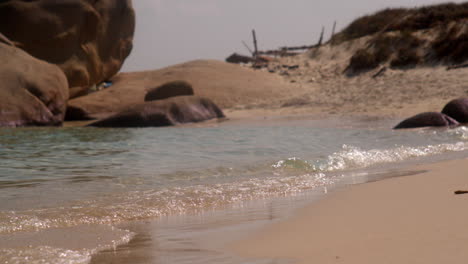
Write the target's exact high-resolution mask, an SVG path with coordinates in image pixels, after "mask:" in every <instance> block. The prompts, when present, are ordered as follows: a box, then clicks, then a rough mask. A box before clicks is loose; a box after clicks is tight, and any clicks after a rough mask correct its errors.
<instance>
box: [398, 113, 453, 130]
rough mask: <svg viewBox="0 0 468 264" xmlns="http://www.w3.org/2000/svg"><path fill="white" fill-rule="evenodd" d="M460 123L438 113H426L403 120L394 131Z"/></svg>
mask: <svg viewBox="0 0 468 264" xmlns="http://www.w3.org/2000/svg"><path fill="white" fill-rule="evenodd" d="M458 124H459V123H458V122H457V121H456V120H454V119H453V118H451V117H449V116H447V115H445V114H442V113H438V112H425V113H421V114H418V115H415V116H413V117H410V118H408V119H405V120H403V121H402V122H401V123H399V124H398V125H396V126H395V127H394V129H402V128H417V127H444V126H445V127H448V126H456V125H458Z"/></svg>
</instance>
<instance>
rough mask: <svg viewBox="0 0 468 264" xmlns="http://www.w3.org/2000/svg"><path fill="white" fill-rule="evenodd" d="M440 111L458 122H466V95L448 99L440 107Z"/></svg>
mask: <svg viewBox="0 0 468 264" xmlns="http://www.w3.org/2000/svg"><path fill="white" fill-rule="evenodd" d="M442 113H443V114H446V115H448V116H450V117H451V118H453V119H455V120H457V121H458V122H459V123H468V97H463V98H458V99H455V100H452V101H450V102H449V103H448V104H447V105H445V107H444V109H442Z"/></svg>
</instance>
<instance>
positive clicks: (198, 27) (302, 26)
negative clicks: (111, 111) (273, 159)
mask: <svg viewBox="0 0 468 264" xmlns="http://www.w3.org/2000/svg"><path fill="white" fill-rule="evenodd" d="M443 2H447V1H437V0H426V1H423V0H393V1H389V0H348V1H346V0H288V1H285V0H282V1H279V0H135V1H133V6H134V9H135V12H136V16H137V23H136V29H135V37H134V43H133V51H132V53H131V55H130V56H129V57H128V58H127V60H126V61H125V64H124V66H123V68H122V71H124V72H129V71H142V70H152V69H159V68H163V67H166V66H170V65H174V64H178V63H182V62H186V61H190V60H195V59H216V60H224V59H225V58H226V57H228V56H229V55H231V54H232V53H234V52H237V53H241V54H245V55H248V54H249V52H248V50H247V49H246V48H245V47H244V45H243V44H242V41H245V42H246V43H247V44H248V45H249V46H253V45H252V33H251V32H252V29H255V31H256V34H257V39H258V46H259V50H267V49H276V48H279V47H282V46H297V45H311V44H315V43H317V41H318V39H319V37H320V32H321V29H322V26H324V27H325V40H328V39H329V38H330V34H331V30H332V27H333V23H334V21H336V22H337V31H339V30H341V29H343V28H344V27H346V26H347V25H348V24H349V23H350V22H352V21H353V20H354V19H356V18H357V17H360V16H363V15H366V14H372V13H374V12H376V11H378V10H381V9H384V8H387V7H415V6H422V5H430V4H436V3H443ZM452 2H464V1H463V0H456V1H452Z"/></svg>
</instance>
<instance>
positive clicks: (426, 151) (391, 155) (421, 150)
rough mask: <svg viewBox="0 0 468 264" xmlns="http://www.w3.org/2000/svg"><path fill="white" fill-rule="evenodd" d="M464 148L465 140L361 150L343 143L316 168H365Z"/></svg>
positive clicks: (329, 169) (467, 145) (320, 169)
mask: <svg viewBox="0 0 468 264" xmlns="http://www.w3.org/2000/svg"><path fill="white" fill-rule="evenodd" d="M464 150H468V143H467V142H458V143H455V144H438V145H429V146H419V147H407V146H400V147H397V148H393V149H385V150H380V149H372V150H362V149H360V148H358V147H353V146H347V145H343V150H342V151H340V152H337V153H334V154H332V155H330V156H329V157H328V159H327V160H326V161H325V162H324V163H322V164H319V165H318V166H316V170H319V171H337V170H345V169H357V168H365V167H369V166H372V165H376V164H383V163H392V162H399V161H404V160H407V159H411V158H418V157H426V156H430V155H436V154H442V153H446V152H455V151H464Z"/></svg>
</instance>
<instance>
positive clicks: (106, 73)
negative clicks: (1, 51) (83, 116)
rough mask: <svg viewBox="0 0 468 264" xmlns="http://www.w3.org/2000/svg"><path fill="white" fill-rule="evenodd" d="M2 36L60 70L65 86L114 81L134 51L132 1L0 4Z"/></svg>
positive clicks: (10, 0) (45, 0)
mask: <svg viewBox="0 0 468 264" xmlns="http://www.w3.org/2000/svg"><path fill="white" fill-rule="evenodd" d="M0 21H1V23H0V32H2V33H3V34H4V35H5V36H6V37H8V38H9V39H10V40H11V41H12V42H13V43H14V44H15V45H16V46H17V47H19V48H21V49H23V50H25V51H26V52H28V53H29V54H31V55H32V56H34V57H36V58H38V59H41V60H44V61H47V62H50V63H53V64H56V65H58V66H59V67H60V68H61V69H62V70H63V71H64V72H65V75H66V76H67V79H68V82H69V87H70V88H71V87H84V88H83V89H87V87H89V86H90V85H92V84H98V83H101V82H102V81H104V80H106V79H108V78H111V77H112V76H114V75H115V74H116V73H117V72H118V71H119V70H120V68H121V66H122V64H123V62H124V60H125V58H126V57H127V56H128V55H129V54H130V51H131V50H132V41H133V34H134V28H135V13H134V10H133V8H132V2H131V0H66V1H59V0H36V1H30V0H8V1H0Z"/></svg>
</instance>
